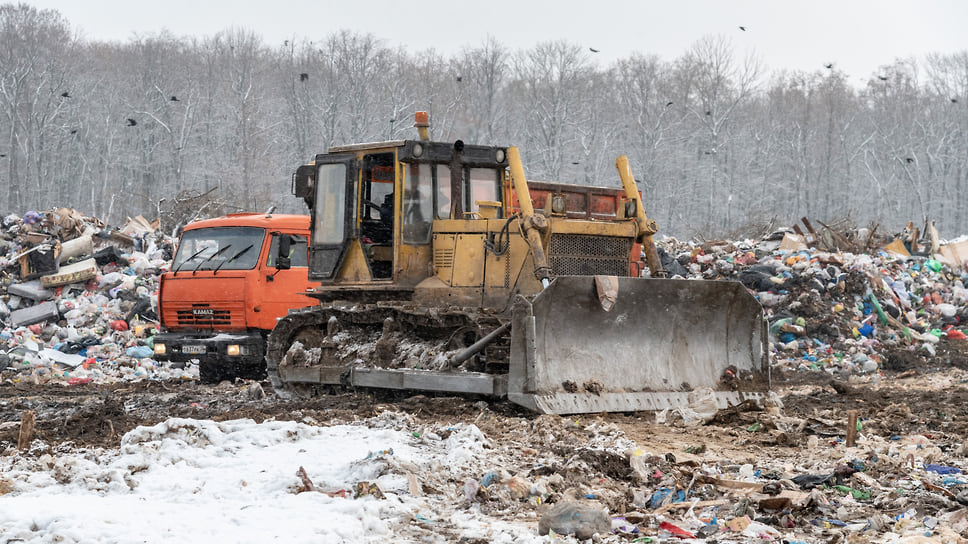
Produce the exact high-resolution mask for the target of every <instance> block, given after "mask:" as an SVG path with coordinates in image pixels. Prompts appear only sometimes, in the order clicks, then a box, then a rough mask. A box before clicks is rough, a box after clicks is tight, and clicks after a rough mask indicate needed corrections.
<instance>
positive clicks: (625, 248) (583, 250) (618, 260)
mask: <svg viewBox="0 0 968 544" xmlns="http://www.w3.org/2000/svg"><path fill="white" fill-rule="evenodd" d="M632 242H633V240H632V239H631V238H617V237H613V236H587V235H583V234H552V235H551V245H550V246H549V248H548V262H549V264H550V265H551V273H552V274H554V275H555V276H594V275H606V276H628V275H629V258H630V256H631V254H632Z"/></svg>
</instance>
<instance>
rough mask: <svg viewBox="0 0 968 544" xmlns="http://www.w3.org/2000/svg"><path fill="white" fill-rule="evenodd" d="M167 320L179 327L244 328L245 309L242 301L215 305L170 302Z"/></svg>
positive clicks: (167, 308) (166, 311)
mask: <svg viewBox="0 0 968 544" xmlns="http://www.w3.org/2000/svg"><path fill="white" fill-rule="evenodd" d="M165 313H166V314H167V315H166V316H165V317H166V320H167V321H168V322H169V323H176V324H177V325H178V326H179V327H192V328H198V329H213V328H218V329H244V328H245V309H244V307H243V305H242V303H241V302H240V303H232V304H220V305H218V306H213V305H211V304H203V303H196V304H192V303H181V304H168V305H166V307H165Z"/></svg>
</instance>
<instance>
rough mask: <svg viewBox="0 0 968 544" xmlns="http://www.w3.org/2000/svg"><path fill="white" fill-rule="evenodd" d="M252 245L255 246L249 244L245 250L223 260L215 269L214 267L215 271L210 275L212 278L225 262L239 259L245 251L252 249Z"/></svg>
mask: <svg viewBox="0 0 968 544" xmlns="http://www.w3.org/2000/svg"><path fill="white" fill-rule="evenodd" d="M254 245H255V244H249V245H248V246H246V248H245V249H243V250H241V251H239V252H238V253H236V254H235V255H232V256H231V257H230V258H228V259H226V260H224V261H222V262H220V263H218V266H216V267H215V270H213V271H212V275H213V276H214V275H215V273H216V272H218V269H219V268H222V265H223V264H225V263H227V262H231V261H234V260H236V259H238V258H239V257H241V256H242V255H244V254H245V252H246V251H249V250H250V249H252V246H254Z"/></svg>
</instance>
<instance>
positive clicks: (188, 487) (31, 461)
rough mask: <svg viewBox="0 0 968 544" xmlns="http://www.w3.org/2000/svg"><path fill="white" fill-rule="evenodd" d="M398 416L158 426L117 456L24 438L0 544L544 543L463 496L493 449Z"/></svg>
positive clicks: (475, 433)
mask: <svg viewBox="0 0 968 544" xmlns="http://www.w3.org/2000/svg"><path fill="white" fill-rule="evenodd" d="M406 420H407V416H404V415H401V414H398V413H390V412H386V413H384V414H383V415H382V416H379V417H377V418H373V419H370V420H367V421H366V423H365V424H359V425H338V426H317V425H309V424H306V423H296V422H282V421H265V422H263V423H256V422H254V421H252V420H233V421H225V422H215V421H211V420H194V419H169V420H167V421H165V422H162V423H159V424H157V425H155V426H151V427H138V428H136V429H135V430H133V431H131V432H129V433H128V434H127V435H125V436H124V438H123V440H122V442H121V447H120V448H119V449H117V450H111V449H109V450H96V451H95V450H76V449H69V451H56V450H51V451H46V452H42V451H37V450H38V449H41V450H42V449H43V448H47V447H48V446H46V445H44V444H41V443H39V442H35V444H34V446H35V448H34V449H33V451H30V452H26V453H24V454H16V455H12V456H4V457H0V492H3V493H4V494H2V495H0V542H4V543H6V542H66V543H71V542H112V543H129V542H130V543H135V542H138V543H142V542H180V543H189V542H205V543H214V542H287V543H294V542H314V543H319V542H413V541H418V540H419V541H421V542H453V541H457V540H460V539H461V538H464V539H466V540H470V541H474V540H476V539H480V541H481V542H484V541H487V542H517V543H528V542H547V540H548V537H539V536H538V534H537V518H534V519H530V520H529V519H517V520H511V519H509V520H508V521H507V522H503V521H502V522H495V519H500V518H495V517H494V516H487V515H484V514H482V513H481V512H480V509H479V507H478V505H476V504H473V503H469V502H468V498H467V496H466V494H465V492H464V486H463V483H464V481H465V480H467V479H472V480H475V481H476V480H477V479H479V478H480V477H481V471H484V470H486V469H487V468H486V467H487V466H488V457H489V455H491V453H490V452H489V450H488V440H487V438H486V437H485V436H484V435H483V434H482V433H481V431H480V430H479V429H478V428H477V427H476V426H474V425H470V424H466V425H465V424H458V425H455V426H453V427H450V428H447V429H446V430H445V432H440V433H439V434H438V433H437V432H434V431H433V430H425V431H424V432H418V431H415V430H413V427H411V426H410V425H409V424H408V423H407V421H406ZM300 468H302V469H304V470H305V476H306V478H305V479H304V478H301V477H300V476H299V475H298V473H299V471H300ZM310 484H311V486H312V490H306V489H307V487H309V485H310ZM369 484H376V487H377V488H378V489H379V491H376V492H375V494H362V495H360V494H359V493H358V492H359V490H360V488H361V487H362V488H364V490H365V489H371V490H372V489H374V488H373V487H371V486H370V485H369ZM428 490H429V491H430V492H428ZM381 494H382V497H380V495H381Z"/></svg>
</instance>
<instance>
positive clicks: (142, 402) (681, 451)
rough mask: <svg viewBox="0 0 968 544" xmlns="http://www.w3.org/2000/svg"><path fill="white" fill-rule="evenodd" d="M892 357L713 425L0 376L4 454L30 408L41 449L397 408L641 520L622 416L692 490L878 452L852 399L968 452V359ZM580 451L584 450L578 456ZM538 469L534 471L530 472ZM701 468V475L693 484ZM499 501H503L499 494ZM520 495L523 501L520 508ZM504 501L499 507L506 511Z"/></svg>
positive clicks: (903, 428) (478, 405) (906, 428)
mask: <svg viewBox="0 0 968 544" xmlns="http://www.w3.org/2000/svg"><path fill="white" fill-rule="evenodd" d="M895 359H896V362H895V363H892V364H893V365H894V366H893V368H895V369H894V370H884V371H883V372H882V373H880V374H868V375H865V376H831V375H829V374H827V373H823V372H812V373H805V372H797V373H788V374H774V376H773V391H774V392H776V393H777V395H778V396H779V398H780V399H781V400H782V407H781V408H780V409H779V411H777V410H773V411H772V412H768V411H764V410H762V409H757V408H754V407H751V406H744V407H737V408H734V409H727V410H721V411H720V412H719V413H718V414H717V415H716V417H715V419H713V420H712V421H711V422H709V423H708V424H706V425H701V424H700V425H685V424H683V423H682V421H681V420H679V421H677V420H675V418H669V419H668V420H667V421H666V422H664V423H660V422H657V416H656V414H653V413H612V414H586V415H581V416H548V415H543V416H542V415H537V414H533V413H530V412H528V411H526V410H524V409H522V408H520V407H517V406H515V405H513V404H510V403H508V402H501V401H493V400H491V401H487V400H482V399H468V398H460V397H452V396H441V397H431V396H426V395H409V396H408V395H404V394H396V395H380V396H377V395H375V394H373V393H371V392H342V393H338V394H329V395H323V396H318V397H314V398H311V399H308V400H281V399H279V398H277V397H276V396H275V395H274V394H273V392H272V389H271V386H270V385H269V384H268V383H267V382H265V383H257V382H237V383H228V382H223V383H222V384H219V385H215V386H208V385H203V384H200V383H198V382H196V381H192V380H183V381H177V382H142V383H123V384H114V385H93V384H84V385H74V386H64V385H49V386H43V385H25V384H6V385H0V455H13V454H14V452H16V447H17V438H18V432H19V428H20V420H21V416H22V414H23V413H24V412H26V411H33V412H34V413H35V414H36V425H35V433H36V434H35V438H37V439H39V440H40V441H42V442H44V443H45V444H46V445H47V446H46V447H45V448H44V449H46V448H50V450H53V451H69V450H72V449H79V448H89V447H108V448H114V447H118V446H119V445H120V442H121V438H122V437H123V436H124V434H125V433H126V432H128V431H130V430H132V429H134V428H135V427H136V426H139V425H153V424H155V423H158V422H160V421H163V420H165V419H168V418H171V417H183V418H194V419H213V420H232V419H240V418H247V419H252V420H255V421H257V422H261V421H264V420H267V419H276V420H294V421H301V422H305V423H310V424H319V425H330V424H342V423H348V422H355V421H359V420H362V419H366V418H370V417H374V416H377V415H379V414H381V413H384V412H386V411H391V412H401V413H405V414H408V415H409V416H410V417H412V418H413V419H414V421H415V422H416V423H417V424H427V425H433V424H438V425H439V424H443V425H452V424H455V423H458V422H463V423H474V424H475V425H477V426H478V427H479V428H480V429H481V431H482V432H483V433H484V434H485V435H486V436H487V438H488V439H489V440H490V441H491V442H492V443H494V448H495V451H519V452H522V451H523V452H532V451H535V450H539V451H540V453H541V454H542V455H543V456H544V458H546V459H553V460H556V461H554V462H552V463H549V464H547V465H546V466H544V467H543V468H540V469H534V470H544V471H546V472H547V473H548V474H551V473H557V474H561V475H562V477H563V478H564V480H565V481H566V482H569V483H574V487H576V488H582V489H587V488H588V486H590V485H592V484H591V483H593V482H598V485H599V486H600V487H602V488H606V489H608V490H610V492H607V493H601V492H596V493H598V494H599V495H600V497H601V500H602V501H603V502H605V503H606V504H607V506H608V509H609V511H610V512H611V513H612V514H613V515H614V514H616V513H620V514H624V515H626V516H629V519H632V520H639V521H640V522H641V523H647V522H648V516H650V515H651V514H650V510H649V508H648V507H647V506H646V507H642V506H641V498H640V499H639V500H638V501H637V500H636V497H635V489H641V487H642V486H643V485H648V482H643V479H642V474H641V473H640V474H636V472H635V469H634V467H633V466H631V464H630V459H629V457H628V456H627V455H621V454H617V453H612V452H607V451H602V450H595V449H593V448H589V447H587V446H588V443H589V442H590V441H591V440H592V439H593V438H594V434H595V433H596V432H601V429H602V428H617V429H619V430H620V431H621V432H622V433H624V434H625V435H626V436H627V437H628V438H629V439H631V440H633V441H634V442H635V443H636V444H637V445H638V446H639V447H640V448H641V449H643V450H645V451H648V452H650V454H651V455H650V456H649V457H648V460H647V461H648V466H649V467H650V468H649V469H648V470H649V473H652V471H655V473H656V474H664V475H665V477H668V476H672V477H673V479H674V481H675V483H674V484H673V485H676V486H679V487H680V488H683V489H684V488H686V487H687V486H688V487H689V488H690V489H691V491H692V493H693V495H692V496H696V497H699V498H703V497H704V495H703V493H706V495H705V498H708V499H716V498H721V497H722V496H723V490H722V489H718V490H717V489H716V488H715V486H711V485H707V486H706V487H705V489H706V491H703V489H704V488H703V487H702V486H701V485H700V484H701V483H702V482H703V479H702V474H703V469H702V468H701V467H708V466H715V467H717V469H718V470H720V471H721V472H723V473H726V472H728V471H731V470H738V469H739V467H740V466H742V465H745V464H750V465H753V466H754V467H764V472H767V471H768V470H770V471H775V470H776V469H775V467H778V466H782V467H788V468H790V469H793V470H792V472H794V473H796V472H800V473H803V472H805V471H808V470H809V467H811V466H813V467H816V466H817V464H816V463H814V464H812V465H811V463H810V462H807V461H806V458H808V457H810V456H812V455H813V454H814V453H815V452H816V451H817V450H818V444H820V445H821V447H824V448H826V450H827V458H828V460H830V463H836V462H837V461H836V460H835V459H836V456H837V455H847V456H855V458H857V459H859V461H861V462H865V463H877V456H876V454H875V453H874V452H873V451H870V452H866V451H860V450H859V449H856V448H855V449H854V451H853V452H851V451H848V450H844V449H843V448H842V446H841V445H838V444H839V443H840V442H842V440H843V437H844V434H845V427H846V421H847V419H846V418H847V413H848V411H849V410H856V411H857V414H858V417H859V418H860V420H861V422H862V427H863V430H862V433H863V434H864V435H865V436H869V437H879V438H880V439H881V440H883V441H890V440H892V439H893V440H897V439H898V437H904V436H912V435H913V436H920V437H924V438H926V439H927V440H929V441H930V442H931V444H932V445H933V446H935V447H937V448H938V449H939V450H940V452H941V457H940V458H939V459H936V460H934V461H933V462H940V463H942V464H944V463H951V462H953V461H955V460H960V459H963V458H964V452H965V447H964V442H965V440H964V437H965V436H966V435H968V418H966V417H965V416H966V413H968V403H966V400H968V387H966V384H968V371H966V370H963V369H962V368H959V367H960V366H962V364H961V363H963V362H964V361H965V360H966V359H965V358H960V359H957V358H955V357H949V358H948V359H940V358H934V359H932V360H931V361H928V362H926V361H924V360H922V359H918V358H917V357H907V358H905V357H904V356H903V355H898V356H897V357H895ZM955 359H957V360H955ZM549 436H554V437H555V438H554V439H548V438H547V437H549ZM48 451H49V450H48ZM838 451H839V452H840V453H838ZM884 457H887V456H885V455H883V454H882V459H883V458H884ZM576 458H577V459H580V461H581V462H580V463H575V462H574V460H575V459H576ZM813 461H814V462H815V461H816V459H813ZM925 462H927V461H925ZM891 463H893V464H890V465H889V466H888V467H887V468H883V467H884V466H885V465H884V464H883V463H877V464H876V467H878V468H875V469H873V470H868V471H866V472H867V474H868V475H870V476H871V477H872V478H875V479H877V480H878V481H883V482H889V481H890V482H892V481H897V479H898V478H899V476H900V475H901V474H902V473H903V469H902V468H899V467H900V466H902V465H901V464H900V462H898V461H892V462H891ZM830 466H831V467H832V466H833V465H832V464H831V465H830ZM576 467H578V468H576ZM765 467H773V468H769V469H767V468H765ZM892 471H893V472H892ZM899 471H900V472H899ZM541 475H542V474H539V473H533V474H529V476H530V477H532V478H534V477H539V476H541ZM545 475H546V474H545ZM697 475H698V476H699V480H698V482H699V483H696V485H695V486H693V482H696V481H697V479H696V478H697ZM777 478H779V476H777ZM455 485H456V484H455ZM656 485H660V484H659V483H658V481H657V482H653V487H654V486H656ZM663 485H664V484H663ZM581 486H585V487H581ZM957 492H958V490H957V489H955V490H953V491H952V492H949V493H947V496H945V494H939V493H922V494H918V495H910V496H907V497H903V498H902V499H899V502H897V505H896V506H897V508H896V509H897V510H898V512H894V511H893V509H894V505H895V503H894V502H881V503H879V504H876V505H875V504H872V503H863V502H861V503H857V504H856V506H855V510H854V511H852V512H851V517H854V518H861V519H863V518H866V517H867V516H876V515H879V514H887V515H889V516H892V515H895V514H897V513H900V512H903V511H904V510H907V509H909V508H912V507H913V508H916V509H917V510H918V512H919V513H922V515H928V514H930V515H937V514H936V513H937V512H938V511H940V510H943V509H946V508H947V509H948V510H953V509H956V508H960V507H961V506H960V505H959V504H958V503H960V502H961V501H960V499H959V500H957V501H956V493H957ZM704 500H705V499H704ZM636 502H638V504H636ZM739 504H742V503H739ZM498 507H499V506H498V505H497V503H495V506H493V508H498ZM501 507H502V508H503V507H507V505H503V506H501ZM525 507H527V505H526V504H524V505H522V509H523V508H525ZM818 511H823V510H822V509H820V510H818ZM812 512H813V513H811V514H806V513H804V514H802V515H801V516H800V517H799V518H797V519H798V520H799V521H797V522H796V523H798V524H801V525H803V526H805V527H809V523H810V519H814V518H816V517H817V516H818V515H819V514H817V513H816V511H812ZM507 514H508V513H507V511H504V510H502V511H501V515H507ZM512 515H513V514H512ZM636 516H638V517H636ZM756 519H759V520H762V521H763V522H765V523H767V524H769V525H773V526H777V527H780V526H783V525H782V523H784V521H783V519H782V518H780V517H776V516H773V517H769V518H764V517H757V518H756ZM787 527H789V525H788V526H787ZM833 530H834V531H836V530H837V529H836V528H834V529H833ZM825 531H826V530H825ZM827 536H830V535H827ZM836 540H837V539H836V538H834V539H833V540H830V541H836Z"/></svg>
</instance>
